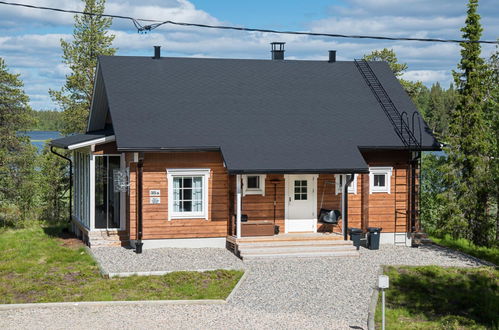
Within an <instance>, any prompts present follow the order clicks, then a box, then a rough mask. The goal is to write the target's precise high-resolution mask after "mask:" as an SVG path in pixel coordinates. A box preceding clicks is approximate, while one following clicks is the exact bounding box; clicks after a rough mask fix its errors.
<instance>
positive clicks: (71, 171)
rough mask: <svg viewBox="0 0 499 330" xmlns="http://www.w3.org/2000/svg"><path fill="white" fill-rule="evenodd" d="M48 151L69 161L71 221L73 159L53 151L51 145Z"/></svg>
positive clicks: (69, 220)
mask: <svg viewBox="0 0 499 330" xmlns="http://www.w3.org/2000/svg"><path fill="white" fill-rule="evenodd" d="M50 152H51V153H53V154H54V155H57V156H59V157H61V158H63V159H65V160H67V161H68V162H69V217H68V222H71V219H72V216H73V161H72V160H71V159H70V158H68V157H66V156H63V155H61V154H59V153H57V152H56V151H54V147H53V146H51V147H50Z"/></svg>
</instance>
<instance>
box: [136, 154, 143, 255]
mask: <svg viewBox="0 0 499 330" xmlns="http://www.w3.org/2000/svg"><path fill="white" fill-rule="evenodd" d="M143 173H144V154H143V153H140V154H139V162H138V163H137V242H135V253H137V254H141V253H142V245H144V243H142V233H143V228H142V227H143V226H142V176H143Z"/></svg>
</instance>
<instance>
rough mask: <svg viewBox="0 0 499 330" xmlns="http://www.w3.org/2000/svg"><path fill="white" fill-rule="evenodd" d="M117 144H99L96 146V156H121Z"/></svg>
mask: <svg viewBox="0 0 499 330" xmlns="http://www.w3.org/2000/svg"><path fill="white" fill-rule="evenodd" d="M119 154H120V153H119V152H118V149H117V147H116V142H109V143H104V144H98V145H96V146H95V150H94V155H119Z"/></svg>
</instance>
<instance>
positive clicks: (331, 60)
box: [329, 50, 336, 63]
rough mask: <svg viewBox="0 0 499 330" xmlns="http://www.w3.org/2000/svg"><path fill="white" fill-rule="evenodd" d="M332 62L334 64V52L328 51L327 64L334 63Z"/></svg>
mask: <svg viewBox="0 0 499 330" xmlns="http://www.w3.org/2000/svg"><path fill="white" fill-rule="evenodd" d="M334 62H336V51H335V50H330V51H329V63H334Z"/></svg>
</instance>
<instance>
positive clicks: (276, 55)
mask: <svg viewBox="0 0 499 330" xmlns="http://www.w3.org/2000/svg"><path fill="white" fill-rule="evenodd" d="M284 44H285V42H271V43H270V46H271V51H270V52H271V53H272V59H273V60H284Z"/></svg>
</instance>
